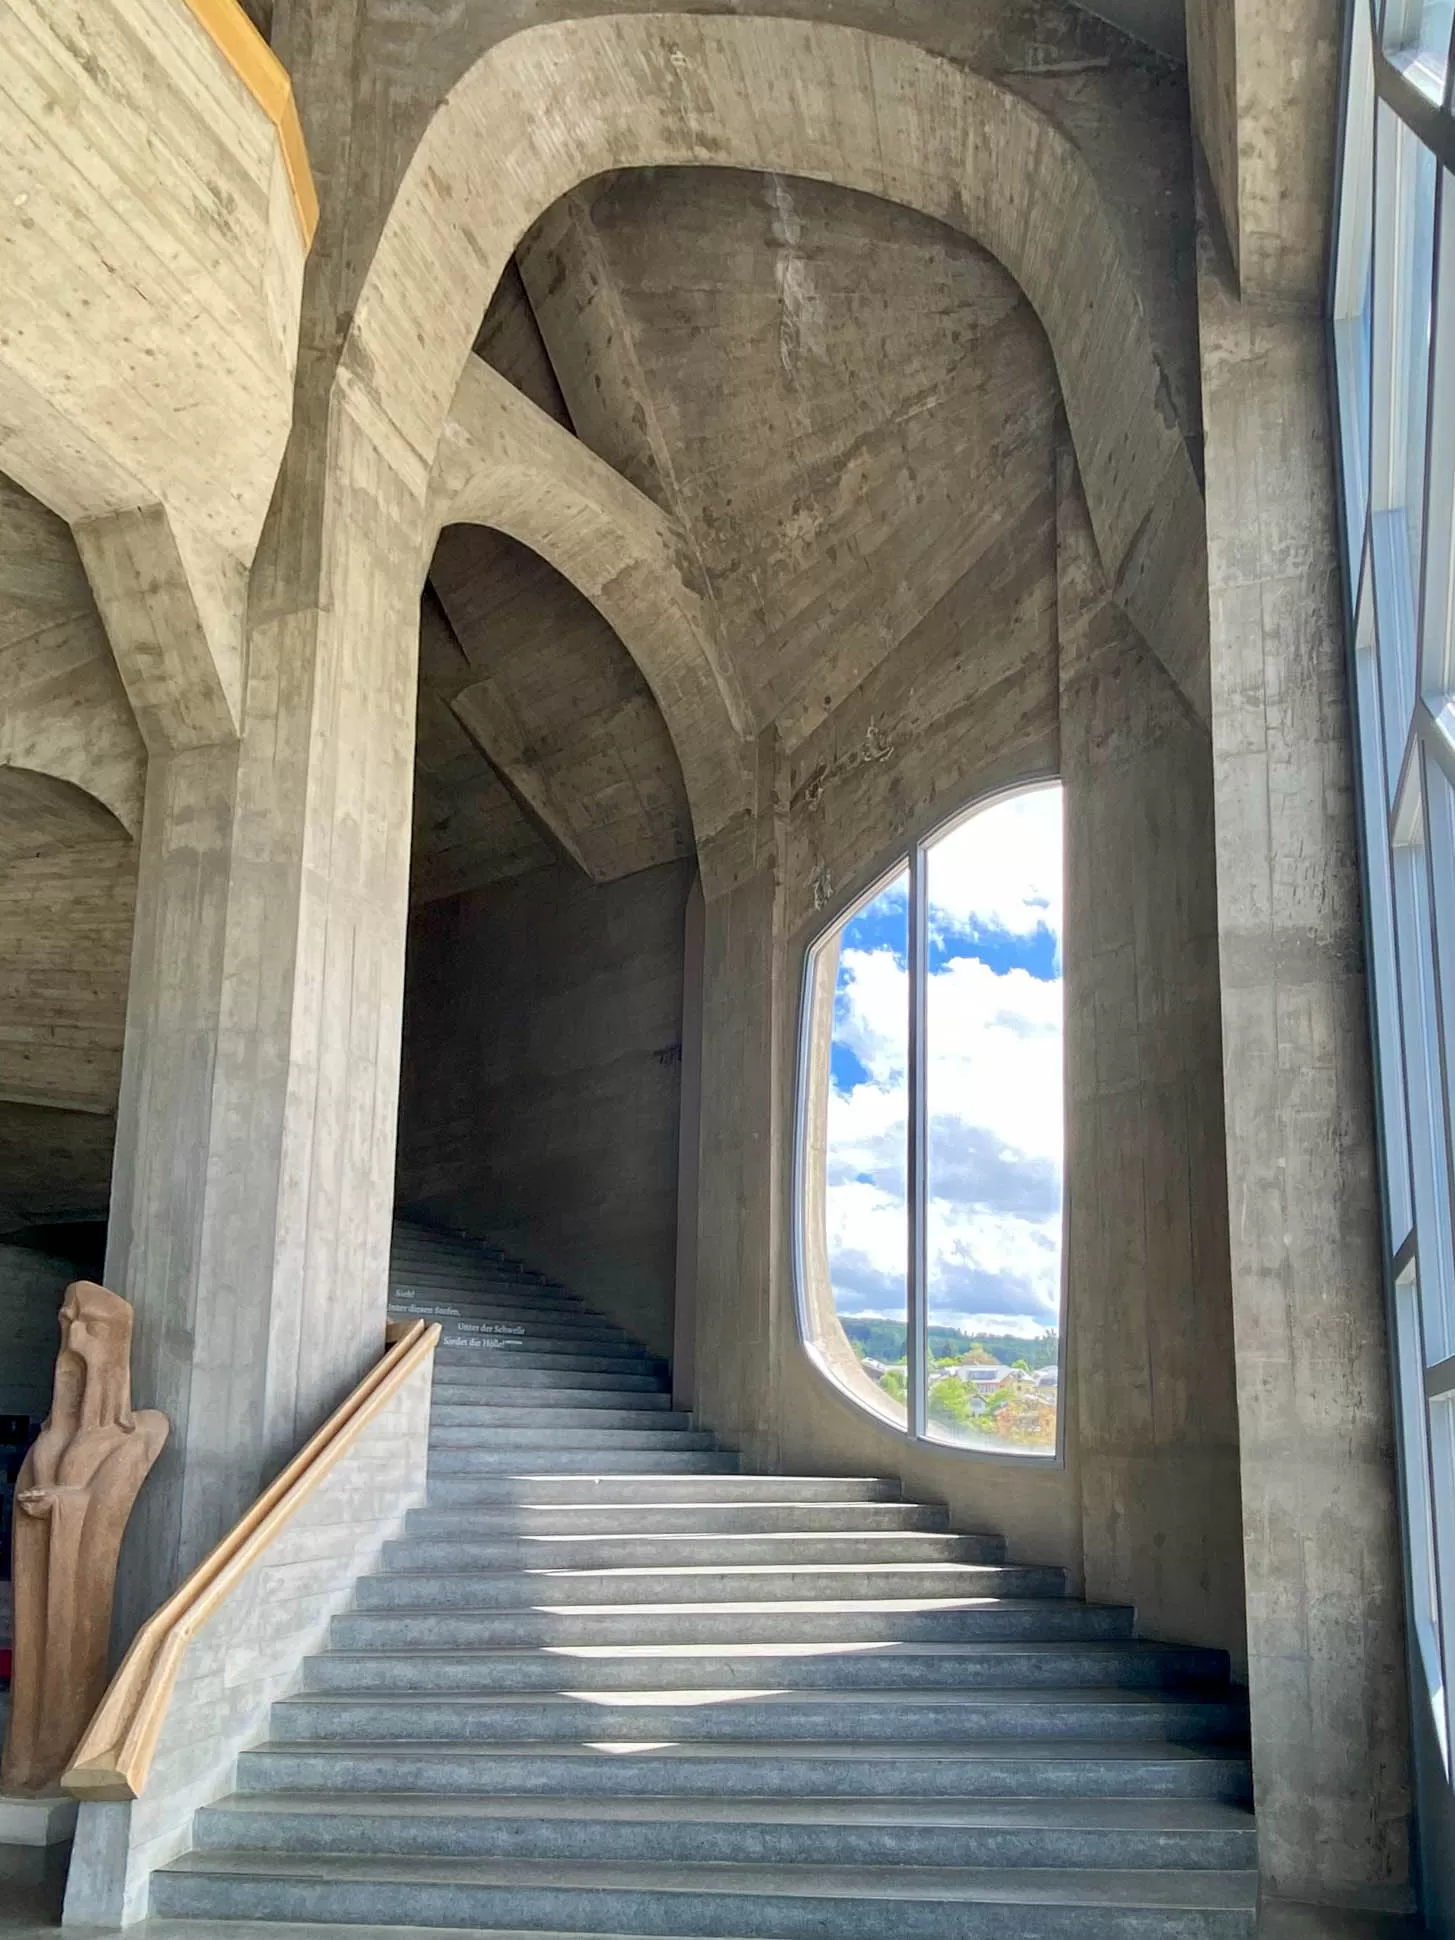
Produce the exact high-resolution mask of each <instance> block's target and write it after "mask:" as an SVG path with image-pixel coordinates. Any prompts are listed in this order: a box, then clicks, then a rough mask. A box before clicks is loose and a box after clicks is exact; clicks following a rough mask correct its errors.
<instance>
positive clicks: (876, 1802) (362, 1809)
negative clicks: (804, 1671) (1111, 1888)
mask: <svg viewBox="0 0 1455 1940" xmlns="http://www.w3.org/2000/svg"><path fill="white" fill-rule="evenodd" d="M208 1809H209V1810H219V1809H225V1810H227V1811H230V1812H247V1813H254V1814H258V1815H263V1814H267V1813H272V1812H287V1813H298V1814H305V1813H311V1812H321V1813H346V1812H351V1813H357V1814H359V1815H361V1816H364V1817H368V1818H379V1819H393V1818H409V1819H432V1818H439V1817H452V1818H478V1819H496V1818H511V1819H538V1818H539V1819H605V1820H618V1821H634V1820H640V1819H645V1820H650V1821H653V1822H657V1823H664V1824H671V1823H675V1822H676V1821H679V1820H688V1821H691V1822H693V1823H695V1824H707V1823H710V1822H713V1821H718V1820H721V1821H727V1822H730V1823H732V1824H742V1825H751V1824H755V1823H757V1822H759V1821H762V1822H765V1823H771V1824H774V1825H862V1826H870V1825H899V1826H949V1827H957V1828H961V1829H965V1830H970V1829H977V1828H991V1827H1009V1828H1016V1829H1026V1828H1039V1827H1056V1826H1066V1827H1072V1826H1075V1827H1079V1828H1086V1829H1092V1830H1095V1829H1106V1830H1118V1831H1124V1830H1129V1831H1138V1830H1152V1831H1176V1832H1188V1831H1222V1830H1234V1831H1238V1830H1244V1829H1246V1828H1248V1827H1250V1826H1251V1825H1252V1824H1253V1813H1252V1811H1251V1809H1250V1808H1249V1807H1248V1806H1245V1805H1232V1804H1228V1803H1226V1802H1225V1801H1223V1800H1220V1799H1178V1798H1171V1799H1156V1798H1154V1799H1138V1798H1128V1799H1121V1798H1074V1799H1018V1798H983V1799H977V1798H965V1799H957V1798H944V1799H940V1798H913V1797H912V1798H903V1799H900V1798H862V1799H860V1798H833V1797H823V1798H815V1797H807V1798H775V1797H773V1796H771V1795H765V1796H764V1797H762V1798H754V1797H752V1796H735V1797H732V1798H695V1797H693V1796H692V1795H691V1794H690V1793H688V1794H685V1795H684V1796H682V1797H680V1798H658V1797H654V1796H652V1795H651V1794H640V1795H638V1794H632V1793H626V1794H620V1793H618V1794H606V1795H604V1796H603V1795H601V1794H598V1793H592V1792H583V1793H581V1794H579V1795H574V1794H569V1793H568V1794H562V1793H559V1792H553V1793H549V1794H545V1795H540V1796H538V1795H534V1794H531V1793H529V1792H526V1793H469V1792H460V1793H425V1794H420V1793H418V1792H360V1793H355V1792H340V1791H317V1792H234V1793H232V1794H231V1795H230V1796H229V1797H227V1798H225V1799H220V1800H219V1801H218V1802H217V1805H216V1806H214V1807H210V1808H208Z"/></svg>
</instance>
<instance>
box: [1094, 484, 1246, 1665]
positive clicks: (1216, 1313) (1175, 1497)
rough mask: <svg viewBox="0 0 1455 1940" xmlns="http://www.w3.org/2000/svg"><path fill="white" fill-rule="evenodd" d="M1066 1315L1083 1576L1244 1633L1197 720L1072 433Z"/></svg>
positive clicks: (1218, 1630)
mask: <svg viewBox="0 0 1455 1940" xmlns="http://www.w3.org/2000/svg"><path fill="white" fill-rule="evenodd" d="M1057 604H1058V632H1059V636H1060V646H1061V652H1060V682H1061V690H1060V691H1061V774H1062V779H1063V781H1064V783H1065V789H1066V825H1067V826H1066V943H1065V954H1066V1073H1067V1101H1066V1102H1067V1111H1066V1129H1067V1151H1066V1187H1067V1205H1068V1213H1067V1221H1068V1231H1067V1260H1068V1263H1069V1284H1068V1288H1067V1301H1066V1309H1067V1325H1068V1328H1069V1330H1070V1342H1069V1357H1068V1358H1069V1369H1070V1375H1071V1379H1073V1380H1074V1381H1075V1384H1076V1392H1077V1419H1078V1427H1079V1442H1080V1450H1079V1452H1080V1481H1081V1508H1082V1549H1083V1555H1084V1558H1085V1568H1086V1594H1087V1596H1088V1597H1090V1598H1092V1599H1093V1600H1095V1601H1100V1602H1114V1603H1120V1602H1125V1603H1132V1604H1134V1605H1135V1606H1136V1609H1137V1616H1138V1623H1139V1626H1140V1628H1141V1630H1142V1632H1143V1634H1144V1635H1146V1636H1152V1637H1168V1638H1176V1639H1177V1640H1179V1641H1185V1642H1190V1643H1205V1644H1211V1645H1214V1646H1217V1647H1220V1648H1222V1649H1225V1650H1228V1651H1230V1652H1231V1654H1232V1657H1233V1661H1234V1663H1235V1664H1237V1663H1239V1661H1240V1659H1241V1657H1242V1650H1243V1575H1242V1545H1241V1528H1240V1515H1239V1503H1238V1427H1237V1404H1236V1399H1235V1394H1234V1376H1233V1328H1232V1299H1231V1292H1230V1287H1229V1278H1228V1231H1227V1201H1226V1195H1225V1191H1224V1185H1223V1176H1222V1156H1223V1155H1222V1146H1223V1120H1222V1098H1221V1088H1220V1083H1219V1079H1220V1073H1221V1048H1220V1038H1219V1030H1218V993H1217V910H1216V891H1215V885H1214V874H1213V853H1212V843H1213V832H1212V763H1211V759H1210V754H1209V748H1208V738H1207V730H1206V729H1205V728H1204V727H1203V725H1202V724H1201V723H1200V722H1199V721H1197V720H1196V719H1195V718H1194V717H1193V714H1192V711H1191V709H1190V708H1189V707H1188V705H1187V702H1186V700H1185V699H1184V698H1183V696H1182V694H1181V693H1180V692H1179V691H1178V689H1177V688H1176V687H1175V686H1174V685H1173V683H1172V681H1171V679H1170V678H1169V676H1168V674H1167V673H1166V671H1165V669H1164V668H1163V667H1162V666H1161V665H1160V663H1159V662H1158V661H1156V660H1155V659H1154V658H1153V657H1152V655H1151V653H1150V652H1149V651H1148V650H1147V648H1146V647H1145V646H1144V645H1143V644H1142V642H1141V641H1140V640H1139V639H1138V637H1137V636H1136V634H1135V633H1134V632H1133V631H1132V628H1131V625H1130V623H1129V622H1128V621H1127V619H1126V617H1125V616H1124V615H1123V614H1122V613H1121V612H1120V610H1119V609H1118V608H1117V607H1116V606H1114V605H1113V604H1112V602H1111V600H1110V598H1109V597H1108V595H1107V590H1106V584H1105V580H1104V578H1103V575H1102V570H1101V565H1100V561H1099V559H1098V557H1097V552H1096V546H1095V542H1094V540H1093V538H1092V534H1091V525H1090V521H1089V519H1088V517H1087V514H1086V505H1085V500H1084V499H1083V497H1082V495H1081V488H1080V484H1079V482H1078V480H1077V476H1076V468H1075V461H1074V459H1073V458H1072V455H1071V452H1070V450H1069V447H1063V449H1062V451H1061V453H1060V455H1059V465H1058V491H1057Z"/></svg>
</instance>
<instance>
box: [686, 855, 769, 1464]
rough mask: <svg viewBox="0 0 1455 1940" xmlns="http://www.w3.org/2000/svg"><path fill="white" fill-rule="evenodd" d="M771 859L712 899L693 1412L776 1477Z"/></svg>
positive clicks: (707, 934) (705, 989)
mask: <svg viewBox="0 0 1455 1940" xmlns="http://www.w3.org/2000/svg"><path fill="white" fill-rule="evenodd" d="M780 913H781V894H780V881H779V869H778V864H777V859H776V857H773V856H771V855H770V857H769V858H768V859H767V860H766V861H763V862H761V864H760V866H759V867H758V869H757V870H756V871H755V873H753V874H752V875H750V876H748V877H747V878H746V879H745V880H743V881H742V882H740V883H739V884H737V886H735V887H734V888H732V889H729V890H727V891H725V892H724V893H723V894H721V895H718V896H715V897H712V898H710V899H709V900H708V903H707V906H706V910H705V924H704V938H703V977H702V1121H701V1123H702V1130H701V1139H700V1147H699V1188H698V1239H697V1343H696V1406H697V1410H698V1413H699V1414H700V1415H701V1416H702V1418H703V1420H704V1421H705V1422H706V1423H707V1424H708V1425H709V1426H713V1427H718V1428H720V1429H721V1430H722V1432H723V1433H724V1434H725V1435H727V1436H730V1437H731V1438H732V1439H733V1440H734V1441H736V1442H737V1443H738V1444H739V1445H740V1446H741V1448H742V1449H743V1452H744V1454H745V1455H746V1456H747V1457H748V1460H749V1461H750V1463H753V1464H755V1465H761V1466H764V1467H770V1466H771V1465H772V1463H773V1462H774V1460H775V1459H776V1454H777V1423H776V1414H775V1403H776V1398H777V1364H776V1363H777V1341H778V1337H779V1331H780V1330H779V1329H778V1328H777V1327H776V1326H775V1324H774V1321H775V1302H776V1301H777V1300H778V1299H779V1298H783V1297H791V1296H790V1295H789V1293H788V1289H789V1287H790V1284H791V1283H790V1280H789V1277H788V1275H787V1273H786V1271H785V1265H786V1263H785V1262H784V1260H783V1252H782V1249H783V1244H784V1233H785V1221H784V1218H783V1197H782V1194H783V1190H784V1180H783V1176H782V1173H783V1155H784V1153H785V1151H786V1150H787V1140H786V1136H785V1128H784V1125H783V1117H782V1110H781V1100H782V1098H783V1095H784V1088H783V1085H782V1083H781V1063H780V1058H781V1053H782V1044H781V1039H782V1034H783V1029H784V1023H785V1019H786V1018H788V1017H789V1016H791V1014H792V1006H791V1005H789V1004H786V1003H784V1001H783V999H782V994H781V988H782V957H783V951H782V944H781V937H780V929H781V920H780Z"/></svg>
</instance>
